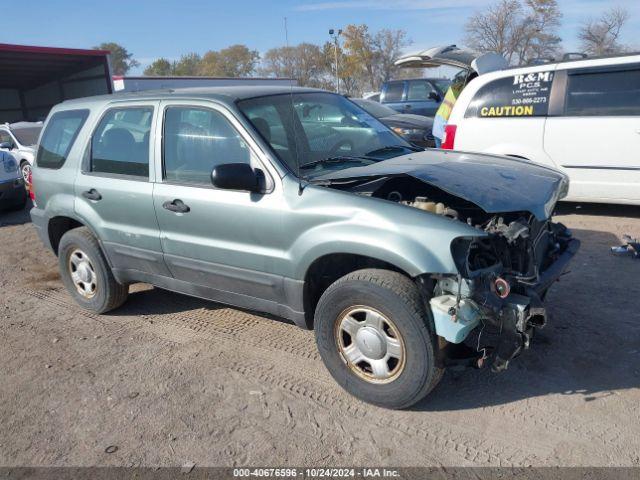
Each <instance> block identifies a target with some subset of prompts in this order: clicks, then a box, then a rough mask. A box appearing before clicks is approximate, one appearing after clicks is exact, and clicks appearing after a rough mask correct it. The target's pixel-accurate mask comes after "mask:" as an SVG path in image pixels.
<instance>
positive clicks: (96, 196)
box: [82, 188, 102, 201]
mask: <svg viewBox="0 0 640 480" xmlns="http://www.w3.org/2000/svg"><path fill="white" fill-rule="evenodd" d="M82 196H83V197H84V198H87V199H89V200H95V201H98V200H102V195H100V192H98V191H97V190H96V189H95V188H92V189H91V190H87V191H86V192H82Z"/></svg>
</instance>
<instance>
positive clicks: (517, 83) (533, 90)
mask: <svg viewBox="0 0 640 480" xmlns="http://www.w3.org/2000/svg"><path fill="white" fill-rule="evenodd" d="M553 76H554V73H553V72H534V73H524V74H517V75H511V76H508V77H504V78H499V79H497V80H494V81H492V82H489V83H487V84H486V85H484V86H483V87H481V88H480V89H479V90H478V91H477V92H476V94H475V96H474V97H473V100H472V101H471V103H469V106H468V107H467V111H466V112H465V115H464V116H465V117H466V118H469V117H479V118H496V117H540V116H545V115H547V112H548V111H549V96H550V95H551V84H552V82H553Z"/></svg>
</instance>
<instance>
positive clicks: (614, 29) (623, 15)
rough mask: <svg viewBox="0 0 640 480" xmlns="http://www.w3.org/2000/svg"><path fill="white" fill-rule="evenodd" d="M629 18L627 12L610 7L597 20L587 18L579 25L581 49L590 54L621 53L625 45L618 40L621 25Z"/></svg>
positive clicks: (619, 8)
mask: <svg viewBox="0 0 640 480" xmlns="http://www.w3.org/2000/svg"><path fill="white" fill-rule="evenodd" d="M628 19H629V12H628V11H627V10H625V9H624V8H621V7H612V8H610V9H609V10H607V11H606V12H604V13H603V14H602V16H601V17H600V18H599V19H598V20H589V21H587V22H585V23H583V24H582V25H581V26H580V30H579V31H578V38H579V39H580V46H581V47H582V51H583V52H585V53H587V54H591V55H610V54H615V53H621V52H623V51H625V50H626V47H625V46H624V45H622V44H620V43H619V42H618V39H619V37H620V32H621V30H622V27H623V26H624V24H625V23H626V22H627V20H628Z"/></svg>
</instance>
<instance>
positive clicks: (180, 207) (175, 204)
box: [162, 198, 191, 213]
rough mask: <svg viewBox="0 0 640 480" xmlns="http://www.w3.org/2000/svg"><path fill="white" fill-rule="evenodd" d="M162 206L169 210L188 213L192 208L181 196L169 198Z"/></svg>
mask: <svg viewBox="0 0 640 480" xmlns="http://www.w3.org/2000/svg"><path fill="white" fill-rule="evenodd" d="M162 208H166V209H167V210H169V211H171V212H175V213H188V212H189V211H190V210H191V209H190V208H189V205H186V204H185V203H184V202H183V201H182V200H180V199H179V198H176V199H175V200H171V201H169V200H167V201H166V202H164V203H163V204H162Z"/></svg>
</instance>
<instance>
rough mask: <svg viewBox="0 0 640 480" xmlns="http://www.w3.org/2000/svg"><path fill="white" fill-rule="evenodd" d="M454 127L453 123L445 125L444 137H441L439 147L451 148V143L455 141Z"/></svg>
mask: <svg viewBox="0 0 640 480" xmlns="http://www.w3.org/2000/svg"><path fill="white" fill-rule="evenodd" d="M457 128H458V127H456V126H455V125H445V127H444V137H443V138H442V145H441V146H440V148H442V149H445V150H453V144H454V143H455V141H456V129H457Z"/></svg>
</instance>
